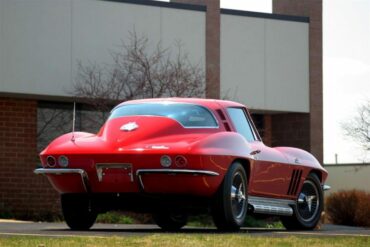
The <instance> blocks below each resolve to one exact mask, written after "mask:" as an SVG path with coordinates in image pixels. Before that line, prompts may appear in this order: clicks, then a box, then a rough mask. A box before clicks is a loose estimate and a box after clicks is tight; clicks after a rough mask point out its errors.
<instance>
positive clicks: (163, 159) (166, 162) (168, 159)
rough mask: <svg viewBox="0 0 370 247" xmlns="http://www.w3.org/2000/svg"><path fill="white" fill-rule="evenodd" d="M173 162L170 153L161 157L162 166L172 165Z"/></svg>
mask: <svg viewBox="0 0 370 247" xmlns="http://www.w3.org/2000/svg"><path fill="white" fill-rule="evenodd" d="M171 164H172V160H171V157H170V156H168V155H162V157H161V166H163V167H170V166H171Z"/></svg>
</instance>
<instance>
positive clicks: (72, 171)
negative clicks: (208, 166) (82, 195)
mask: <svg viewBox="0 0 370 247" xmlns="http://www.w3.org/2000/svg"><path fill="white" fill-rule="evenodd" d="M103 168H107V169H109V168H111V169H112V168H113V169H116V168H119V169H122V168H124V169H130V170H131V169H132V167H131V166H130V165H125V166H124V167H123V166H122V165H114V166H112V165H109V166H107V165H99V166H97V175H98V178H99V179H98V180H99V182H101V181H102V177H103V175H104V173H103V171H102V170H103ZM33 172H34V173H35V174H41V175H49V174H50V175H62V174H79V175H80V176H81V180H82V184H83V186H84V189H85V191H86V192H90V182H89V177H88V175H87V173H86V171H85V170H83V169H68V168H61V169H59V168H55V169H50V168H39V169H36V170H34V171H33ZM143 174H173V175H176V174H187V175H192V176H218V175H220V174H219V173H217V172H213V171H205V170H188V169H139V170H137V171H136V176H137V177H138V180H139V185H140V188H141V190H144V183H143V180H142V178H141V176H142V175H143ZM129 176H130V177H131V181H132V182H133V177H132V173H129Z"/></svg>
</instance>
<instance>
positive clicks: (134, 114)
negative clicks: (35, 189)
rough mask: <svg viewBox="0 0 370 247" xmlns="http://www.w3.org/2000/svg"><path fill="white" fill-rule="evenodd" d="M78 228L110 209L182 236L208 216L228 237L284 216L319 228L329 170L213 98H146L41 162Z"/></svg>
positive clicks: (294, 225) (66, 140) (69, 139)
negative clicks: (255, 221)
mask: <svg viewBox="0 0 370 247" xmlns="http://www.w3.org/2000/svg"><path fill="white" fill-rule="evenodd" d="M40 157H41V161H42V166H43V168H40V169H36V170H35V173H36V174H44V175H46V176H47V177H48V179H49V181H50V183H51V184H52V186H53V187H54V188H55V189H56V190H57V191H58V192H59V193H60V194H61V203H62V210H63V214H64V217H65V220H66V222H67V224H68V226H69V227H70V228H71V229H75V230H82V229H89V228H90V227H91V226H92V225H93V224H94V222H95V219H96V217H97V215H98V214H99V213H102V212H106V211H108V210H112V209H124V210H132V211H136V212H146V213H152V214H153V219H154V221H155V222H156V223H157V224H158V225H159V226H160V227H161V228H162V229H165V230H177V229H180V228H181V227H183V226H184V225H185V224H186V223H187V215H188V214H190V213H192V214H193V213H202V212H210V213H211V214H212V216H213V219H214V223H215V225H216V226H217V228H218V229H220V230H226V231H230V230H238V229H239V228H240V227H241V226H242V225H243V223H244V220H245V217H246V214H247V213H254V214H265V215H266V214H267V215H278V216H281V220H282V222H283V224H284V226H285V227H286V228H287V229H313V228H314V227H315V226H316V225H317V224H318V221H319V219H320V216H321V212H322V210H323V203H324V199H323V190H325V189H327V188H329V187H328V186H326V185H324V182H325V180H326V178H327V172H326V170H325V169H324V168H323V167H322V166H321V165H320V164H319V162H318V161H317V160H316V159H315V158H314V157H313V156H312V155H311V154H309V153H307V152H305V151H303V150H300V149H296V148H289V147H275V148H270V147H267V146H265V145H264V144H263V142H262V141H261V138H260V136H259V134H258V132H257V130H256V128H255V126H254V124H253V122H252V121H251V117H250V115H249V113H248V110H247V109H246V108H245V106H243V105H241V104H238V103H235V102H231V101H222V100H208V99H182V98H169V99H146V100H134V101H127V102H124V103H122V104H120V105H118V106H116V107H115V108H114V109H113V110H112V112H111V114H110V117H109V118H108V120H107V121H106V123H105V124H104V125H103V127H102V128H101V129H100V131H99V133H97V134H90V133H84V132H75V133H73V132H72V133H69V134H65V135H63V136H61V137H59V138H57V139H55V140H54V141H53V142H52V143H51V144H50V145H49V146H48V147H47V148H46V149H45V150H44V151H43V152H42V153H41V154H40Z"/></svg>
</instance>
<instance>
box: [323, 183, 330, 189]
mask: <svg viewBox="0 0 370 247" xmlns="http://www.w3.org/2000/svg"><path fill="white" fill-rule="evenodd" d="M330 189H331V187H330V185H327V184H323V185H322V190H323V191H326V190H330Z"/></svg>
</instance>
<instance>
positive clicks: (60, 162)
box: [58, 155, 68, 167]
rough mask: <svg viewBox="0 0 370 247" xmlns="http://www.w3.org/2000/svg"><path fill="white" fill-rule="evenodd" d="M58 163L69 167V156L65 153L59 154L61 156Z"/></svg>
mask: <svg viewBox="0 0 370 247" xmlns="http://www.w3.org/2000/svg"><path fill="white" fill-rule="evenodd" d="M58 164H59V165H60V166H61V167H67V166H68V158H67V157H66V156H64V155H62V156H59V158H58Z"/></svg>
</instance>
